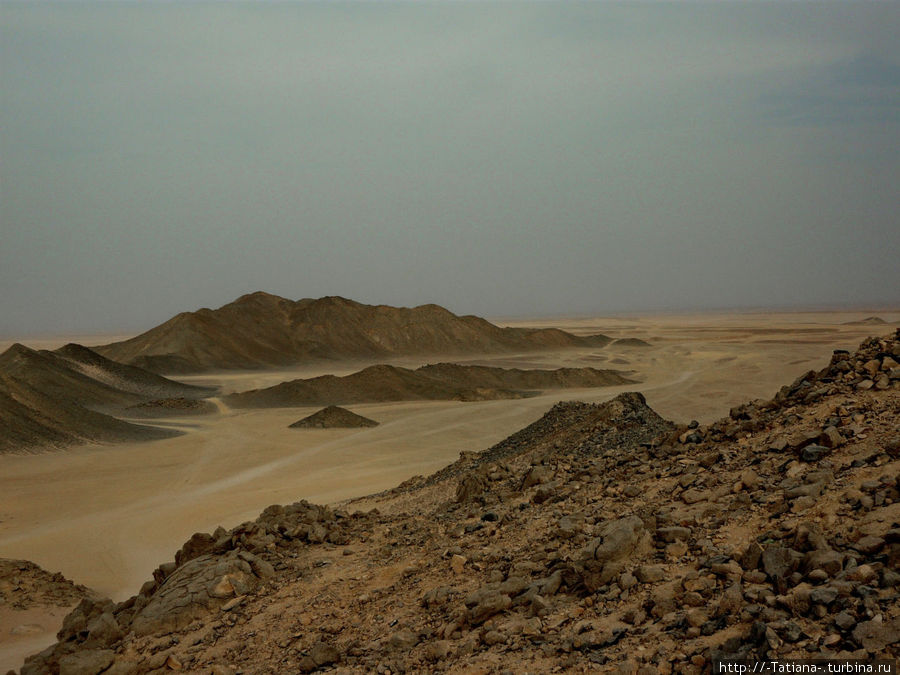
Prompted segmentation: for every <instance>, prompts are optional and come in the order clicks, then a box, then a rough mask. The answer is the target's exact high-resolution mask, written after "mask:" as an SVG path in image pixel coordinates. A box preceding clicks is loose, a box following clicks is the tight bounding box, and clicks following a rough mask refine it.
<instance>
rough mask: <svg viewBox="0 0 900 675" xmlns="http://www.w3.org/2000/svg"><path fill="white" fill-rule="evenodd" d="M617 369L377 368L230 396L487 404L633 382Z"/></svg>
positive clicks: (251, 403) (258, 404)
mask: <svg viewBox="0 0 900 675" xmlns="http://www.w3.org/2000/svg"><path fill="white" fill-rule="evenodd" d="M633 382H634V381H633V380H629V379H627V378H626V377H624V376H623V375H622V374H621V373H620V372H619V371H616V370H597V369H595V368H560V369H558V370H518V369H506V368H490V367H486V366H460V365H456V364H450V363H441V364H437V365H429V366H422V367H421V368H417V369H416V370H410V369H408V368H400V367H398V366H388V365H378V366H370V367H368V368H364V369H363V370H360V371H358V372H356V373H353V374H351V375H346V376H344V377H337V376H335V375H322V376H320V377H314V378H310V379H299V380H291V381H290V382H282V383H281V384H276V385H275V386H273V387H268V388H266V389H254V390H251V391H246V392H241V393H236V394H230V395H228V396H225V397H224V399H223V400H224V401H225V402H226V403H227V404H228V405H229V406H231V407H232V408H279V407H291V406H302V405H345V404H349V403H378V402H387V401H484V400H493V399H503V398H523V397H525V396H531V395H534V393H535V390H542V389H562V388H573V387H574V388H588V387H606V386H612V385H619V384H633Z"/></svg>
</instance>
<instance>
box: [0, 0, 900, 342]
mask: <svg viewBox="0 0 900 675" xmlns="http://www.w3.org/2000/svg"><path fill="white" fill-rule="evenodd" d="M898 34H900V2H879V3H871V4H868V3H865V2H844V3H826V2H817V3H804V2H765V3H759V2H752V3H742V2H725V3H696V2H694V3H663V4H655V3H649V2H642V3H634V4H629V3H600V2H516V1H512V2H502V3H480V2H476V3H470V2H424V3H413V2H388V3H383V2H358V3H344V2H320V3H297V4H291V3H264V2H263V3H247V4H243V3H227V4H225V3H209V4H206V3H198V2H191V3H180V2H165V3H154V2H149V3H148V2H145V3H122V4H114V3H108V2H95V3H76V2H58V3H45V2H26V3H20V4H13V3H8V2H2V3H0V97H2V101H0V334H6V335H25V334H29V333H37V332H52V333H58V332H77V331H106V330H138V329H145V328H149V327H150V326H152V325H154V324H156V323H159V322H160V321H163V320H165V319H166V318H168V317H169V316H171V315H172V314H174V313H176V312H178V311H183V310H190V309H196V308H199V307H201V306H213V307H215V306H219V305H221V304H224V303H225V302H228V301H230V300H232V299H233V298H235V297H237V296H238V295H241V294H243V293H246V292H249V291H253V290H266V291H269V292H272V293H277V294H280V295H284V296H287V297H290V298H300V297H315V296H321V295H344V296H347V297H351V298H354V299H356V300H360V301H363V302H371V303H387V304H397V305H415V304H421V303H425V302H436V303H439V304H442V305H445V306H447V307H449V308H450V309H452V310H453V311H456V312H459V313H475V314H482V315H528V314H567V313H592V312H598V313H599V312H615V311H640V310H653V309H659V308H667V309H693V308H705V307H747V306H771V305H777V306H798V305H799V306H802V305H807V306H810V305H818V306H821V305H841V304H853V303H862V304H869V305H873V304H893V305H897V304H900V215H898V213H900V203H898V202H900V199H898V192H900V187H898V186H900V40H898V39H897V35H898Z"/></svg>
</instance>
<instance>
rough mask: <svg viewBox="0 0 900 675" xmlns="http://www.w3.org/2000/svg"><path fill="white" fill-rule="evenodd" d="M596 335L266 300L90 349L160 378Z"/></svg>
mask: <svg viewBox="0 0 900 675" xmlns="http://www.w3.org/2000/svg"><path fill="white" fill-rule="evenodd" d="M608 341H609V339H608V338H606V337H605V336H603V335H592V336H574V335H570V334H568V333H565V332H564V331H561V330H558V329H555V328H546V329H530V328H500V327H498V326H495V325H494V324H492V323H490V322H488V321H486V320H484V319H481V318H478V317H475V316H457V315H455V314H453V313H451V312H449V311H447V310H446V309H444V308H443V307H439V306H438V305H422V306H420V307H414V308H411V309H410V308H405V307H389V306H387V305H377V306H376V305H364V304H361V303H358V302H354V301H352V300H347V299H345V298H339V297H326V298H319V299H315V300H313V299H308V298H307V299H303V300H297V301H296V302H295V301H292V300H288V299H286V298H281V297H278V296H276V295H269V294H267V293H251V294H249V295H245V296H242V297H240V298H238V299H237V300H235V301H234V302H232V303H229V304H227V305H225V306H223V307H220V308H219V309H216V310H211V309H201V310H198V311H196V312H184V313H182V314H178V315H177V316H175V317H173V318H172V319H170V320H169V321H166V322H165V323H163V324H161V325H159V326H157V327H156V328H152V329H151V330H149V331H147V332H145V333H143V334H141V335H138V336H137V337H134V338H132V339H130V340H125V341H123V342H115V343H112V344H108V345H103V346H100V347H96V348H95V349H96V351H98V352H99V353H101V354H103V355H104V356H107V357H109V358H111V359H115V360H116V361H120V362H122V363H129V364H134V365H137V366H140V367H142V368H146V369H148V370H152V371H154V372H159V373H181V374H184V373H197V372H207V371H211V370H240V369H255V368H273V367H284V366H288V365H293V364H297V363H304V362H310V361H317V360H329V359H331V360H334V359H353V358H371V357H378V356H390V355H409V354H467V353H469V354H470V353H475V352H477V353H482V352H508V351H523V350H546V349H559V348H563V347H590V346H602V345H604V344H606V343H607V342H608Z"/></svg>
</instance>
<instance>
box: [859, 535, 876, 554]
mask: <svg viewBox="0 0 900 675" xmlns="http://www.w3.org/2000/svg"><path fill="white" fill-rule="evenodd" d="M883 546H884V539H882V538H881V537H873V536H868V537H863V538H862V539H860V540H859V541H857V542H856V543H855V544H854V545H853V548H855V549H856V550H857V551H859V552H860V553H866V554H869V555H871V554H872V553H877V552H878V551H880V550H881V549H882V547H883Z"/></svg>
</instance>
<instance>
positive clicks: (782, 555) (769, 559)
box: [762, 546, 795, 579]
mask: <svg viewBox="0 0 900 675" xmlns="http://www.w3.org/2000/svg"><path fill="white" fill-rule="evenodd" d="M762 567H763V571H764V572H765V573H766V574H768V575H769V577H770V578H772V579H784V578H786V577H787V576H789V575H790V574H791V572H793V571H794V569H795V565H794V556H793V555H792V553H791V550H790V549H788V548H785V547H784V546H769V547H768V548H766V550H764V551H763V553H762Z"/></svg>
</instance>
